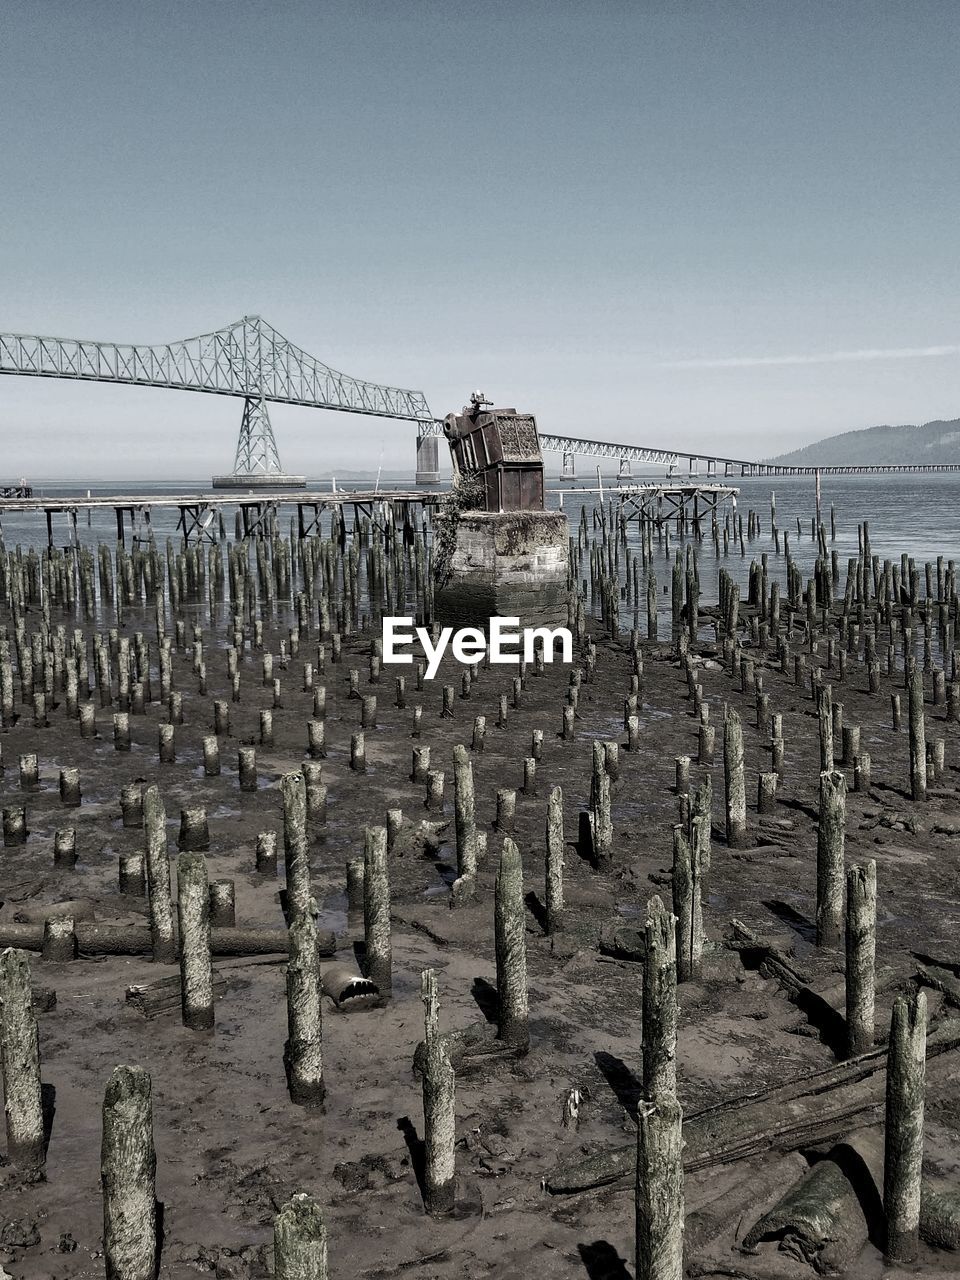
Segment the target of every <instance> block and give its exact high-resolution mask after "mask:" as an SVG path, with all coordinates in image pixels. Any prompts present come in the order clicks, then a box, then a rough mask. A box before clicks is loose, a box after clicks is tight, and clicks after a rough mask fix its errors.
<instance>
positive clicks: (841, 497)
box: [0, 472, 960, 603]
mask: <svg viewBox="0 0 960 1280" xmlns="http://www.w3.org/2000/svg"><path fill="white" fill-rule="evenodd" d="M656 481H662V476H661V477H657V476H649V477H640V476H635V477H634V482H635V483H641V482H642V483H646V482H656ZM376 482H377V476H376V473H375V472H370V473H369V475H368V476H365V475H364V474H363V473H359V472H358V473H353V475H352V476H351V478H350V480H349V481H344V480H342V479H340V478H338V479H337V488H338V489H366V490H369V489H371V488H373V487H374V484H375V483H376ZM330 483H331V477H330V476H329V475H327V476H318V477H313V478H311V480H310V482H309V487H310V488H314V489H319V490H327V489H329V488H330ZM720 483H729V484H730V485H732V486H734V487H736V488H737V489H738V490H739V493H738V495H737V510H738V512H739V514H741V515H742V516H743V519H744V528H745V529H746V523H747V511H748V510H749V509H751V508H752V509H753V510H755V511H756V512H757V513H758V514H759V516H760V519H761V532H760V535H759V536H758V537H757V538H754V539H753V540H752V541H748V542H747V543H746V554H745V555H744V556H741V554H740V551H739V547H736V548H735V547H734V544H733V542H731V549H730V553H729V555H727V556H722V555H721V563H722V564H723V565H724V567H725V568H726V569H727V570H728V572H730V573H732V574H734V576H736V577H737V578H739V579H740V580H741V582H744V581H745V579H746V575H747V572H748V569H749V565H750V561H751V559H758V558H759V557H760V555H761V554H762V553H764V552H766V553H767V555H768V562H769V573H770V575H771V577H773V576H780V577H781V579H782V576H783V572H784V569H785V561H784V557H783V555H782V554H781V555H780V556H777V555H776V553H775V549H774V545H773V539H772V537H771V536H770V501H771V494H775V495H776V505H777V523H778V525H779V527H780V529H781V531H784V530H786V531H788V532H789V533H790V550H791V554H792V555H793V556H794V558H795V559H797V561H798V562H799V563H800V564H801V566H802V567H803V569H804V573H805V576H806V575H807V573H808V571H809V570H810V569H811V568H812V564H813V561H814V559H815V557H816V543H815V542H814V541H813V540H812V539H811V536H810V522H811V517H812V516H813V515H814V512H815V510H816V497H815V487H814V480H813V478H812V477H777V478H775V479H771V478H765V479H756V478H754V479H740V478H736V479H731V480H729V481H726V482H725V481H722V480H721V481H720ZM379 486H380V489H381V490H383V491H384V492H385V493H389V491H390V490H391V489H397V488H404V489H407V490H410V489H412V488H414V487H415V486H414V484H413V479H412V476H410V475H409V474H402V473H391V474H383V475H381V476H380V477H379ZM603 487H604V498H605V499H609V498H611V497H613V496H614V495H615V494H616V488H617V481H616V478H615V477H613V476H610V477H603ZM596 489H597V479H596V477H595V476H594V477H591V478H589V479H588V478H586V477H582V478H579V479H578V480H577V481H574V482H572V483H571V482H569V481H561V480H560V479H559V478H557V477H555V476H550V475H548V478H547V505H548V506H549V507H551V508H556V507H557V506H559V505H560V503H561V494H562V505H563V509H564V510H565V511H566V513H567V515H568V517H569V519H570V524H571V531H572V532H574V533H575V532H576V522H577V520H578V519H579V517H580V509H581V507H582V506H583V505H585V504H586V505H587V506H588V507H589V506H590V505H591V504H593V503H595V502H597V501H598V499H599V495H598V493H597V492H596ZM590 490H593V491H592V492H591V491H590ZM88 491H89V492H90V493H91V494H92V495H93V496H94V497H105V498H110V497H118V496H122V497H128V496H131V495H136V496H141V497H151V496H152V497H158V498H159V497H162V496H163V495H165V494H176V495H185V494H201V493H209V492H210V489H209V483H208V482H207V481H194V482H189V481H169V482H167V481H154V482H149V483H148V482H144V481H142V480H130V481H123V482H119V483H113V484H110V485H105V484H95V483H91V482H87V481H77V482H75V483H68V482H59V483H55V482H50V483H40V484H36V483H35V484H34V494H35V496H38V497H39V496H44V497H51V498H52V497H64V498H68V497H86V496H87V493H88ZM223 496H226V495H223ZM831 505H832V506H833V507H834V510H835V513H836V535H837V536H836V540H835V541H833V542H832V543H831V544H830V545H831V548H835V549H836V551H837V553H838V558H839V563H840V571H841V577H842V576H843V575H844V574H845V572H846V563H847V559H848V558H849V557H850V556H855V555H856V554H857V548H858V525H860V524H861V523H862V522H863V521H868V522H869V527H870V544H871V549H872V551H873V553H874V554H875V555H877V556H879V557H880V559H881V560H883V559H895V560H899V558H900V555H901V554H902V553H903V552H906V553H907V554H908V555H910V556H912V557H913V558H914V559H915V560H916V561H917V563H918V564H920V565H921V566H922V564H923V563H924V562H925V561H928V560H929V561H933V560H935V559H936V557H937V556H938V555H942V556H943V557H944V559H945V560H951V559H953V560H958V561H960V475H958V474H949V473H945V474H937V473H932V474H929V475H877V476H825V477H823V480H822V511H823V520H824V524H825V526H826V529H827V535H828V538H829V534H830V508H831ZM0 507H2V500H0ZM725 509H729V508H725ZM295 514H296V509H295V507H291V508H289V509H285V510H283V511H281V525H280V527H281V528H282V529H286V528H287V527H288V519H289V516H290V515H295ZM177 518H178V512H177V510H176V508H173V509H169V508H168V509H159V508H158V509H156V510H155V512H154V514H153V516H152V527H153V531H154V534H155V536H156V537H157V538H158V539H159V540H161V541H163V540H165V539H166V538H167V537H171V538H174V539H176V538H177V536H178V535H177V529H176V525H177ZM721 518H722V517H721ZM798 519H799V520H800V522H801V531H802V533H801V536H799V537H798V536H797V520H798ZM225 523H226V527H227V533H228V536H232V533H233V519H232V514H230V515H228V517H227V518H226V520H225ZM0 528H2V534H3V540H4V544H5V546H6V547H7V549H8V550H10V549H12V548H14V547H15V546H17V545H20V546H22V547H24V548H27V547H29V546H35V547H38V548H39V547H42V546H45V545H46V537H47V535H46V522H45V519H44V516H43V515H42V514H41V513H37V512H11V511H4V512H0ZM328 528H329V524H328V523H325V524H324V530H325V531H327V530H328ZM633 528H634V529H636V524H634V526H633ZM704 531H705V536H704V538H703V540H702V541H701V543H700V544H699V546H700V554H701V564H702V569H701V577H702V598H703V600H704V603H707V602H709V601H711V600H715V599H716V574H715V573H713V572H711V565H713V564H714V563H715V554H714V549H713V544H712V542H711V541H710V538H709V522H708V521H705V522H704ZM78 533H79V536H80V538H81V541H82V542H84V543H85V544H87V545H91V546H93V545H96V543H97V542H98V541H104V542H106V543H108V544H109V545H112V544H113V542H114V540H115V538H116V517H115V515H114V511H113V508H112V507H107V508H105V509H103V510H98V511H94V512H93V513H92V515H91V517H90V523H89V524H88V523H87V517H86V514H85V513H81V514H80V516H79V523H78ZM70 537H71V531H70V525H69V521H68V518H67V516H66V515H57V516H55V517H54V539H55V542H56V544H57V545H58V546H67V545H68V544H69V541H70ZM630 542H631V544H632V545H633V546H634V548H635V549H636V548H638V546H639V543H638V541H637V539H636V537H635V535H634V534H631V537H630ZM678 545H683V543H682V541H681V542H679V543H678V541H677V540H676V539H675V538H673V537H672V538H671V554H672V551H673V550H674V549H675V548H676V547H677V546H678ZM655 568H656V569H657V573H658V577H660V578H661V580H662V581H663V580H667V581H668V580H669V575H668V574H667V573H666V571H665V570H666V565H665V563H664V565H663V566H662V567H661V566H660V564H659V563H657V564H655ZM922 577H923V575H922V573H921V580H922Z"/></svg>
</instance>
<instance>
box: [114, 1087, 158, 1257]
mask: <svg viewBox="0 0 960 1280" xmlns="http://www.w3.org/2000/svg"><path fill="white" fill-rule="evenodd" d="M156 1170H157V1157H156V1153H155V1150H154V1145H153V1101H152V1098H151V1082H150V1076H149V1074H148V1073H147V1072H146V1071H144V1069H143V1068H142V1067H127V1066H119V1067H115V1068H114V1070H113V1074H112V1075H111V1077H110V1080H109V1083H108V1084H107V1088H106V1091H105V1093H104V1098H103V1138H102V1142H101V1146H100V1180H101V1184H102V1186H103V1256H104V1265H105V1268H106V1273H107V1280H155V1277H156V1274H157V1211H156V1205H157V1202H156Z"/></svg>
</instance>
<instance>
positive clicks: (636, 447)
mask: <svg viewBox="0 0 960 1280" xmlns="http://www.w3.org/2000/svg"><path fill="white" fill-rule="evenodd" d="M422 432H423V433H425V434H429V435H442V434H443V423H442V422H440V421H437V422H435V423H434V424H433V425H432V426H430V427H426V428H423V429H422ZM539 436H540V447H541V449H543V450H544V451H545V452H546V453H559V454H562V455H563V472H562V474H563V476H564V478H566V479H573V478H574V476H575V474H576V471H575V459H576V458H578V457H581V458H610V459H614V460H616V461H618V462H619V464H620V475H621V476H629V475H630V467H631V464H632V463H637V464H638V465H640V466H644V467H664V468H665V469H666V474H667V475H668V476H669V477H679V476H681V475H683V474H686V475H687V476H688V477H689V478H690V479H696V478H697V477H699V476H705V477H707V479H708V480H712V479H715V478H716V477H717V476H719V475H721V474H722V475H723V476H724V477H729V476H741V477H746V476H815V475H818V474H819V475H823V476H839V475H884V474H893V473H895V472H931V471H960V462H938V463H930V462H917V463H908V462H901V463H890V464H887V465H883V464H880V463H877V464H874V465H868V464H862V465H860V466H819V467H818V466H792V465H789V464H786V463H782V462H755V461H748V460H747V459H745V458H726V457H723V456H720V455H709V454H704V453H686V452H685V451H683V450H682V449H657V448H653V447H651V446H648V445H640V444H614V443H613V442H612V441H608V440H586V439H581V438H579V437H577V436H555V435H550V434H549V433H547V432H544V431H541V432H539Z"/></svg>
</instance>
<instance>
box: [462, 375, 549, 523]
mask: <svg viewBox="0 0 960 1280" xmlns="http://www.w3.org/2000/svg"><path fill="white" fill-rule="evenodd" d="M443 434H444V435H445V436H446V437H447V440H448V441H449V443H450V453H451V456H452V458H453V466H454V470H455V471H456V472H457V473H459V474H460V475H465V474H466V475H469V474H471V473H475V474H479V475H480V476H481V477H482V479H483V483H484V489H485V501H484V506H483V507H482V508H481V510H485V511H542V510H543V454H542V453H541V451H540V436H539V434H538V432H537V420H536V418H534V416H533V414H532V413H518V412H517V411H516V409H494V408H493V407H492V405H491V404H490V402H489V400H485V399H484V398H483V396H482V394H481V393H480V392H479V391H475V392H474V393H473V395H472V396H471V397H470V404H469V405H467V406H465V407H464V409H463V411H462V412H461V413H449V414H447V416H446V418H444V420H443Z"/></svg>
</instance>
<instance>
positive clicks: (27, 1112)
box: [0, 947, 45, 1182]
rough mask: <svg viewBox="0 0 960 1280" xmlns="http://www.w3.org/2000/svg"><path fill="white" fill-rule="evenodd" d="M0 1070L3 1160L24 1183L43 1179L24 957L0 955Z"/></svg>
mask: <svg viewBox="0 0 960 1280" xmlns="http://www.w3.org/2000/svg"><path fill="white" fill-rule="evenodd" d="M0 1067H2V1069H3V1101H4V1110H5V1112H6V1127H7V1159H8V1160H9V1162H10V1164H12V1165H13V1167H14V1168H15V1169H16V1170H17V1172H18V1173H19V1174H20V1175H21V1176H22V1177H23V1179H24V1180H25V1181H28V1182H33V1181H37V1180H39V1179H41V1178H42V1177H43V1166H44V1160H45V1152H44V1143H43V1105H42V1091H41V1086H40V1034H39V1031H38V1029H37V1016H36V1014H35V1013H34V1011H33V993H32V990H31V986H30V961H29V958H28V957H27V954H26V952H25V951H17V950H14V948H13V947H8V948H7V949H6V950H5V951H3V952H0Z"/></svg>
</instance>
